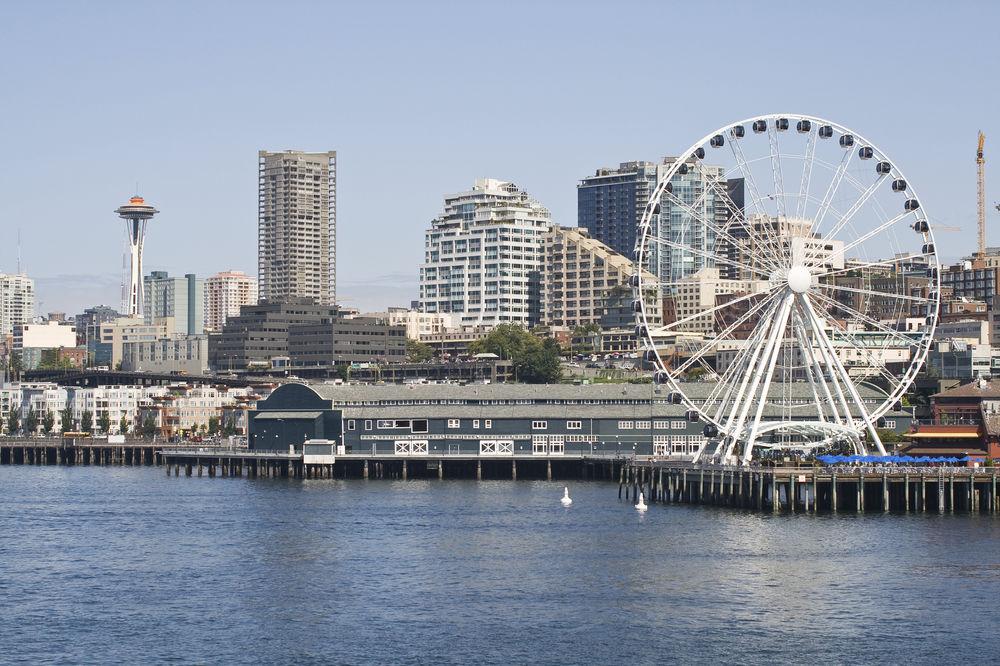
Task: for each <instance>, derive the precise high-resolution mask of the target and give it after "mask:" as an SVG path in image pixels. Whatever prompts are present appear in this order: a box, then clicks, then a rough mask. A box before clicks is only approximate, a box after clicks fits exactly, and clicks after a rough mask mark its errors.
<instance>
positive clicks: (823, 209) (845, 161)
mask: <svg viewBox="0 0 1000 666" xmlns="http://www.w3.org/2000/svg"><path fill="white" fill-rule="evenodd" d="M852 157H854V151H853V150H851V148H850V147H848V148H846V149H845V150H844V156H843V157H842V158H841V159H840V164H839V165H838V166H837V170H836V171H835V172H834V174H833V177H832V178H831V179H830V184H829V185H828V186H827V188H826V194H824V195H823V199H822V200H821V201H820V204H819V208H818V209H817V210H816V218H815V220H814V221H813V225H812V229H811V230H810V231H811V233H812V234H813V235H814V236H818V235H819V228H820V226H821V225H822V224H823V220H824V218H826V214H827V212H828V211H829V210H830V205H831V204H832V203H833V198H834V197H835V196H836V195H837V190H839V189H840V183H841V182H843V180H844V176H845V175H846V174H847V168H848V166H849V165H850V163H851V158H852Z"/></svg>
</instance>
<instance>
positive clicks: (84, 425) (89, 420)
mask: <svg viewBox="0 0 1000 666" xmlns="http://www.w3.org/2000/svg"><path fill="white" fill-rule="evenodd" d="M93 427H94V413H93V412H91V411H90V410H89V409H87V410H84V412H83V414H82V415H81V416H80V430H82V431H83V432H90V431H91V429H92V428H93Z"/></svg>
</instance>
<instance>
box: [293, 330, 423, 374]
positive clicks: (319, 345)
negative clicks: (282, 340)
mask: <svg viewBox="0 0 1000 666" xmlns="http://www.w3.org/2000/svg"><path fill="white" fill-rule="evenodd" d="M288 357H289V361H290V365H291V369H292V371H293V372H294V373H295V374H296V375H299V376H308V377H325V376H331V375H334V374H335V373H336V370H337V368H338V366H339V367H343V366H349V365H351V364H354V363H378V364H382V363H402V362H403V361H405V360H406V327H405V326H403V325H401V324H400V325H390V324H389V322H388V320H387V319H384V318H379V317H351V318H345V317H339V316H337V317H323V318H322V319H320V321H318V322H312V323H300V324H291V325H289V327H288Z"/></svg>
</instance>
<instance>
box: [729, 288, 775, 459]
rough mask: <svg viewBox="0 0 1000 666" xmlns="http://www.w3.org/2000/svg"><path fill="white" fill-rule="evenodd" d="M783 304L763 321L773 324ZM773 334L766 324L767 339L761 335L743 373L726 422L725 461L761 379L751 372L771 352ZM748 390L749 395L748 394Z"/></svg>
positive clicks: (732, 448) (773, 308) (758, 374)
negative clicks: (762, 353)
mask: <svg viewBox="0 0 1000 666" xmlns="http://www.w3.org/2000/svg"><path fill="white" fill-rule="evenodd" d="M782 303H783V301H775V304H774V306H773V307H772V308H771V309H770V310H769V311H768V313H767V317H765V318H763V319H762V320H761V321H764V322H773V321H774V315H775V313H776V312H777V311H778V308H779V307H781V304H782ZM772 332H773V331H772V329H770V328H767V324H765V329H764V331H762V333H766V337H765V335H761V337H760V339H759V340H758V341H757V345H756V347H755V348H754V351H753V354H752V355H751V356H750V358H749V361H748V363H747V370H746V372H745V373H743V379H742V381H741V382H740V388H739V391H737V393H736V397H735V398H734V399H733V407H732V410H731V411H730V412H729V418H728V419H727V420H726V428H725V430H724V432H725V433H726V435H727V436H728V437H729V444H728V445H727V446H726V451H725V455H724V458H723V459H724V460H731V459H732V457H733V452H734V450H735V448H736V442H737V437H738V435H739V431H740V428H741V427H742V423H743V420H744V419H745V418H746V413H747V412H748V411H749V409H750V402H749V400H748V399H747V398H748V397H749V396H750V395H753V394H754V393H755V392H756V386H757V382H758V380H759V377H760V373H758V372H751V370H752V369H753V368H754V367H756V366H757V359H758V358H760V356H761V352H765V354H766V353H768V350H770V348H771V338H772V337H773V336H772ZM751 380H753V385H752V386H749V385H750V384H751ZM748 388H749V393H748V392H747V389H748Z"/></svg>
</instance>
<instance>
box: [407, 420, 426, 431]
mask: <svg viewBox="0 0 1000 666" xmlns="http://www.w3.org/2000/svg"><path fill="white" fill-rule="evenodd" d="M410 432H427V419H413V420H412V421H410Z"/></svg>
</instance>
